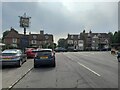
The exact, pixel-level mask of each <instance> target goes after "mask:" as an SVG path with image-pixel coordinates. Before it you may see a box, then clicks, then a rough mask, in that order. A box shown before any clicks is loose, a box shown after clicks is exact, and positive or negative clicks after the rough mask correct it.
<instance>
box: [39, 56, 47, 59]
mask: <svg viewBox="0 0 120 90" xmlns="http://www.w3.org/2000/svg"><path fill="white" fill-rule="evenodd" d="M40 59H48V57H47V56H42V57H40Z"/></svg>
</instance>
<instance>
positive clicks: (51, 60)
mask: <svg viewBox="0 0 120 90" xmlns="http://www.w3.org/2000/svg"><path fill="white" fill-rule="evenodd" d="M34 52H35V53H36V56H35V58H34V68H37V67H39V66H42V65H51V66H52V67H55V66H56V63H55V52H54V51H52V49H40V50H37V51H34Z"/></svg>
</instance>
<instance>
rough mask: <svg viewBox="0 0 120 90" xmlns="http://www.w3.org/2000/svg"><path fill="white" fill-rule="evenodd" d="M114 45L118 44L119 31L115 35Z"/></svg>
mask: <svg viewBox="0 0 120 90" xmlns="http://www.w3.org/2000/svg"><path fill="white" fill-rule="evenodd" d="M113 43H118V32H117V31H116V32H115V33H114V37H113Z"/></svg>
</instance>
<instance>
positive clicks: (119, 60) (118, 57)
mask: <svg viewBox="0 0 120 90" xmlns="http://www.w3.org/2000/svg"><path fill="white" fill-rule="evenodd" d="M117 59H118V62H120V52H118V56H117Z"/></svg>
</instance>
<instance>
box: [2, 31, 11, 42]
mask: <svg viewBox="0 0 120 90" xmlns="http://www.w3.org/2000/svg"><path fill="white" fill-rule="evenodd" d="M9 32H10V31H9V30H7V31H5V32H3V37H2V42H3V39H4V38H5V36H7V35H8V33H9Z"/></svg>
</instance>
